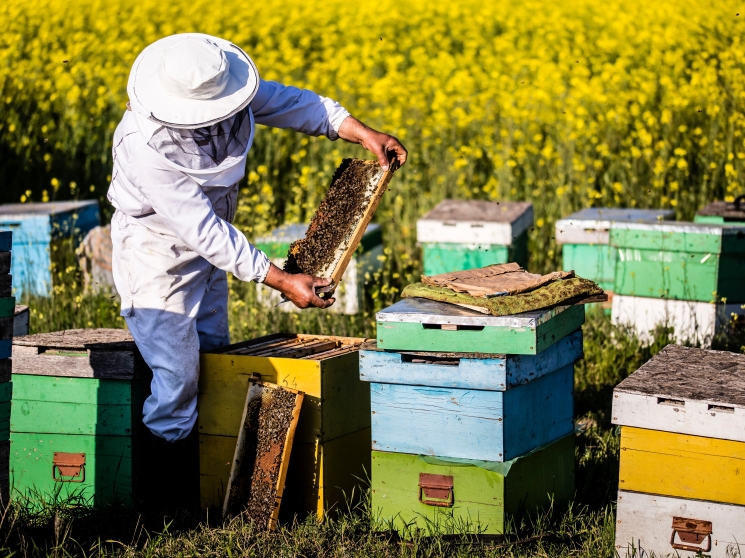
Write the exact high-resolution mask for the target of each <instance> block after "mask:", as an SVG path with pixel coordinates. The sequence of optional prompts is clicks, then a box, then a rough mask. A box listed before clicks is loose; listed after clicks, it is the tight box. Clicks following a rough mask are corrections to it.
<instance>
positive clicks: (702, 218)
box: [693, 196, 745, 226]
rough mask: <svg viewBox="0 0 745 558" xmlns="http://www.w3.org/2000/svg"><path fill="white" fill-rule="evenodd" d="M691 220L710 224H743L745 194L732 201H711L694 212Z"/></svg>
mask: <svg viewBox="0 0 745 558" xmlns="http://www.w3.org/2000/svg"><path fill="white" fill-rule="evenodd" d="M693 221H694V222H695V223H709V224H712V225H739V226H745V196H740V197H738V198H737V199H736V200H735V201H733V202H726V201H715V202H711V203H710V204H709V205H707V206H705V207H703V208H701V209H700V210H699V211H698V213H696V216H695V217H694V218H693Z"/></svg>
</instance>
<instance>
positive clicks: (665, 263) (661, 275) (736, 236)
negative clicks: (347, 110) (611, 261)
mask: <svg viewBox="0 0 745 558" xmlns="http://www.w3.org/2000/svg"><path fill="white" fill-rule="evenodd" d="M610 243H611V245H612V246H615V247H616V248H618V264H617V266H616V277H615V286H614V289H615V293H616V294H621V295H630V296H641V297H649V298H669V299H677V300H693V301H699V302H716V301H718V300H719V299H721V298H726V299H727V302H745V289H743V288H742V278H743V277H745V227H736V226H728V225H707V224H701V223H686V222H659V223H655V224H650V223H614V224H613V226H612V227H611V234H610Z"/></svg>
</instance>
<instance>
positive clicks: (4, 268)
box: [0, 231, 15, 509]
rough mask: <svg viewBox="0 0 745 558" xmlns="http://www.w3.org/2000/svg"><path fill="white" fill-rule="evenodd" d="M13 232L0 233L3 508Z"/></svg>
mask: <svg viewBox="0 0 745 558" xmlns="http://www.w3.org/2000/svg"><path fill="white" fill-rule="evenodd" d="M12 235H13V233H12V232H10V231H0V509H4V508H5V506H6V505H7V504H8V501H9V500H10V497H9V493H10V484H9V478H8V477H9V452H10V399H11V396H12V392H13V384H12V383H11V381H10V374H11V367H12V362H11V359H10V356H11V352H12V351H11V350H12V346H11V344H12V338H13V335H14V329H15V328H14V324H15V318H14V315H13V312H11V313H10V314H8V306H9V305H10V303H11V302H13V297H11V296H10V294H11V286H12V277H11V275H10V249H11V246H12V242H13V240H12Z"/></svg>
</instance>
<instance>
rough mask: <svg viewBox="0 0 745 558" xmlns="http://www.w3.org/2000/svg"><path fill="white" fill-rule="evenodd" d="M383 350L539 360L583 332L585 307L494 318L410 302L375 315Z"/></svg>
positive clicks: (421, 301) (438, 304)
mask: <svg viewBox="0 0 745 558" xmlns="http://www.w3.org/2000/svg"><path fill="white" fill-rule="evenodd" d="M376 320H377V332H378V339H377V342H378V348H380V349H385V350H392V351H438V352H453V353H477V352H480V353H495V354H505V353H507V354H523V355H534V354H537V353H539V352H541V351H542V350H544V349H546V348H548V347H550V346H551V345H553V344H554V343H556V342H557V341H558V340H559V339H562V338H563V337H565V336H567V335H569V334H570V333H571V332H573V331H575V330H576V329H578V328H579V327H580V326H581V325H582V324H583V323H584V321H585V309H584V306H582V305H574V306H555V307H553V308H548V309H543V310H535V311H532V312H524V313H522V314H516V315H513V316H499V317H497V316H489V315H484V314H482V313H480V312H476V311H473V310H468V309H466V308H461V307H459V306H456V305H453V304H447V303H444V302H436V301H433V300H426V299H423V298H405V299H403V300H400V301H399V302H397V303H395V304H394V305H392V306H389V307H388V308H385V309H384V310H381V311H380V312H378V313H377V314H376Z"/></svg>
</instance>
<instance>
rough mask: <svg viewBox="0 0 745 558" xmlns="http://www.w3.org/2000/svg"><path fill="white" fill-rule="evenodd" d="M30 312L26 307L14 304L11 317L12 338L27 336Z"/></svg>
mask: <svg viewBox="0 0 745 558" xmlns="http://www.w3.org/2000/svg"><path fill="white" fill-rule="evenodd" d="M30 317H31V312H30V311H29V308H28V306H22V305H18V304H16V308H15V311H14V315H13V337H23V336H24V335H28V329H29V322H30Z"/></svg>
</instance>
